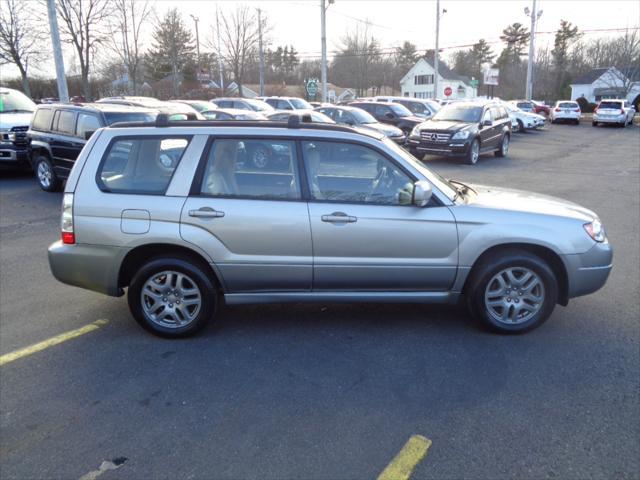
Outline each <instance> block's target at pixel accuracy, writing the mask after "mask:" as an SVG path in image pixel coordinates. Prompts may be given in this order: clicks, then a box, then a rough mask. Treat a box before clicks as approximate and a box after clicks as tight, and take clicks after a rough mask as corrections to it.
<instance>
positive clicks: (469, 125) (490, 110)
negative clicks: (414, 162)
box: [407, 102, 511, 164]
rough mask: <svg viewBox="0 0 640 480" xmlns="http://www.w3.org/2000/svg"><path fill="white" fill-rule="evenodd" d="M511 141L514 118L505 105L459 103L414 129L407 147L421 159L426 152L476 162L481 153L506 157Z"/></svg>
mask: <svg viewBox="0 0 640 480" xmlns="http://www.w3.org/2000/svg"><path fill="white" fill-rule="evenodd" d="M510 140H511V120H510V119H509V114H508V113H507V110H506V109H505V108H504V107H503V106H502V105H500V104H498V103H495V102H489V103H478V102H456V103H453V104H451V105H447V106H445V107H443V108H442V109H441V110H440V111H439V112H438V113H436V114H435V115H434V116H433V118H432V119H431V120H428V121H426V122H424V123H423V124H421V125H419V126H417V127H416V128H414V129H413V131H412V132H411V135H410V136H409V139H408V141H407V146H408V147H409V150H410V151H411V153H413V154H414V155H415V156H416V157H418V158H420V157H422V156H424V154H425V153H429V154H433V155H445V156H458V157H464V158H465V159H466V160H467V163H470V164H475V163H476V162H477V161H478V158H479V157H480V154H482V153H486V152H490V151H493V152H495V155H496V156H497V157H504V156H506V155H507V152H508V151H509V141H510Z"/></svg>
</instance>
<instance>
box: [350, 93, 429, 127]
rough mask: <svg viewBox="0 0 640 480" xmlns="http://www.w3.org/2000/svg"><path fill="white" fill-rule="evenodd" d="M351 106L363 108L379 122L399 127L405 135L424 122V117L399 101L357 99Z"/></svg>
mask: <svg viewBox="0 0 640 480" xmlns="http://www.w3.org/2000/svg"><path fill="white" fill-rule="evenodd" d="M349 106H350V107H358V108H361V109H363V110H365V111H367V112H369V113H370V114H371V115H373V118H375V119H376V120H378V121H379V122H382V123H388V124H389V125H393V126H394V127H398V128H399V129H400V130H402V131H403V132H404V134H405V135H408V134H409V132H411V130H413V128H414V127H415V126H416V125H418V124H420V123H422V122H424V118H420V117H416V116H415V115H414V114H413V113H411V111H410V110H409V109H408V108H407V107H405V106H404V105H400V104H399V103H390V102H372V101H366V102H362V101H355V102H351V103H349Z"/></svg>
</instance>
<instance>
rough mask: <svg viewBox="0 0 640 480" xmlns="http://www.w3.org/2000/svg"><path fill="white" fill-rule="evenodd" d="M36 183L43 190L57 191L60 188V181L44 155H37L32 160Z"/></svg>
mask: <svg viewBox="0 0 640 480" xmlns="http://www.w3.org/2000/svg"><path fill="white" fill-rule="evenodd" d="M33 166H34V170H35V172H36V178H37V179H38V185H40V188H41V189H42V190H44V191H45V192H57V191H58V190H59V189H60V185H61V183H62V182H61V181H60V179H59V178H58V176H57V175H56V172H55V171H54V170H53V165H51V161H50V160H49V158H48V157H46V156H45V155H38V156H37V157H36V161H35V162H33Z"/></svg>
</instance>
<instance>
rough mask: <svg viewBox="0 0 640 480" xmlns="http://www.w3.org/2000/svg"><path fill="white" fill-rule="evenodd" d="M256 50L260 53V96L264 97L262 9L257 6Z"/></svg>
mask: <svg viewBox="0 0 640 480" xmlns="http://www.w3.org/2000/svg"><path fill="white" fill-rule="evenodd" d="M258 51H259V54H260V96H261V97H264V51H263V49H262V10H261V9H260V8H258Z"/></svg>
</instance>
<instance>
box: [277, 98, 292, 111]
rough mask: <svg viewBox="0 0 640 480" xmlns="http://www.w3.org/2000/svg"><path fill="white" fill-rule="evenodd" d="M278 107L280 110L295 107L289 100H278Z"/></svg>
mask: <svg viewBox="0 0 640 480" xmlns="http://www.w3.org/2000/svg"><path fill="white" fill-rule="evenodd" d="M277 105H278V106H277V107H276V108H277V109H278V110H293V107H291V105H289V102H287V101H286V100H278V103H277Z"/></svg>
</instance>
